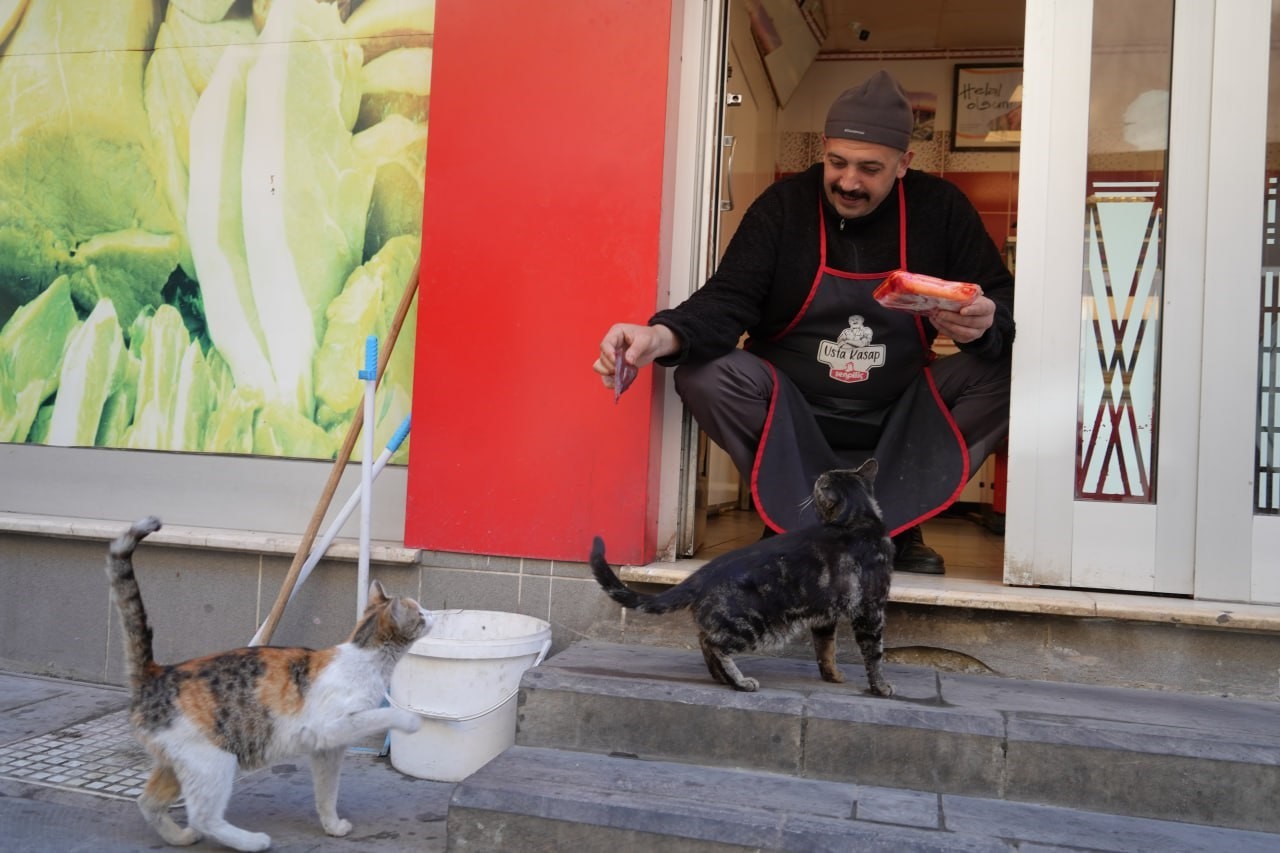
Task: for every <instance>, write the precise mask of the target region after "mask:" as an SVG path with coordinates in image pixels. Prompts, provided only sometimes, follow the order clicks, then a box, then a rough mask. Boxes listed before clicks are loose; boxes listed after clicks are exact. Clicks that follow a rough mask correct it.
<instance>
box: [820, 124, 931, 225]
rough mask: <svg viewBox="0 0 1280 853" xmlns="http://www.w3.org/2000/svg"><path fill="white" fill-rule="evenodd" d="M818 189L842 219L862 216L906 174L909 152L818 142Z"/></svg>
mask: <svg viewBox="0 0 1280 853" xmlns="http://www.w3.org/2000/svg"><path fill="white" fill-rule="evenodd" d="M822 150H823V158H822V186H823V191H824V192H825V193H826V194H827V200H828V201H830V202H831V206H832V207H834V208H835V209H836V212H837V213H839V214H840V215H841V216H842V217H843V218H845V219H856V218H858V217H860V216H866V215H867V214H868V213H870V212H871V211H873V210H875V209H876V208H877V207H879V206H880V202H882V201H884V200H885V198H886V197H887V196H888V195H889V191H890V190H891V189H893V182H894V181H895V180H896V179H898V178H901V177H902V176H903V175H905V174H906V173H907V166H908V165H910V163H911V154H912V152H910V151H899V150H898V149H896V148H890V147H889V146H888V145H878V144H876V143H874V142H857V141H855V140H852V139H829V138H827V137H823V139H822Z"/></svg>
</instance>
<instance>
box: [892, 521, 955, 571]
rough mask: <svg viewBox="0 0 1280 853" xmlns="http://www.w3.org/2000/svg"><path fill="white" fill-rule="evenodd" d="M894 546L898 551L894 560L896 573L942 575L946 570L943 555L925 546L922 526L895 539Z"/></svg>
mask: <svg viewBox="0 0 1280 853" xmlns="http://www.w3.org/2000/svg"><path fill="white" fill-rule="evenodd" d="M893 546H894V548H896V549H897V554H896V555H895V556H894V559H893V570H894V571H895V572H916V573H918V574H922V575H940V574H942V573H943V572H944V571H945V569H946V566H944V565H943V563H942V555H941V554H939V553H938V552H937V551H935V550H933V549H932V548H930V547H929V546H928V545H926V544H924V534H923V533H921V532H920V525H916V526H915V527H911V528H908V529H907V530H904V531H903V532H901V533H899V534H898V535H897V536H895V537H893Z"/></svg>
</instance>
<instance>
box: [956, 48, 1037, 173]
mask: <svg viewBox="0 0 1280 853" xmlns="http://www.w3.org/2000/svg"><path fill="white" fill-rule="evenodd" d="M1021 141H1022V66H1021V65H1020V64H1017V63H987V64H977V65H956V66H955V78H954V84H953V85H952V88H951V150H952V151H1017V150H1018V145H1019V144H1020V143H1021Z"/></svg>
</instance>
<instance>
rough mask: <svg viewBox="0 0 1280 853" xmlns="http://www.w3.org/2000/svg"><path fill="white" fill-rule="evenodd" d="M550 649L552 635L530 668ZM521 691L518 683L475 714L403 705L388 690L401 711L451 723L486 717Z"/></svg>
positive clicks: (388, 700) (392, 702)
mask: <svg viewBox="0 0 1280 853" xmlns="http://www.w3.org/2000/svg"><path fill="white" fill-rule="evenodd" d="M549 651H551V638H550V637H548V638H547V639H546V640H544V641H543V643H542V650H541V651H540V652H538V657H537V659H536V660H534V662H533V663H531V664H529V668H530V669H532V668H533V667H535V666H537V665H538V664H540V663H542V661H543V659H545V658H546V656H547V652H549ZM519 692H520V685H519V684H517V685H516V688H515V690H512V691H511V692H510V693H508V694H507V695H506V696H503V697H502V698H501V699H499V700H498V701H497V702H495V703H494V704H493V705H491V706H489V707H488V708H485V709H484V710H483V711H480V712H479V713H475V714H453V713H450V712H448V711H430V710H427V709H425V708H413V707H407V706H405V705H401V704H400V703H399V702H397V701H396V700H394V699H392V698H391V692H390V691H387V702H389V703H390V704H391V705H392V707H395V708H399V709H400V710H401V711H408V712H409V713H411V714H420V715H421V716H423V717H427V718H428V719H432V720H445V721H446V722H450V723H464V722H466V721H467V720H476V719H479V718H480V717H486V716H488V715H489V714H492V713H493V712H494V711H496V710H498V709H499V708H501V707H502V706H503V705H505V704H507V703H508V702H509V701H511V697H512V696H515V695H516V694H517V693H519Z"/></svg>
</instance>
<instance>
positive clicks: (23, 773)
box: [0, 672, 454, 853]
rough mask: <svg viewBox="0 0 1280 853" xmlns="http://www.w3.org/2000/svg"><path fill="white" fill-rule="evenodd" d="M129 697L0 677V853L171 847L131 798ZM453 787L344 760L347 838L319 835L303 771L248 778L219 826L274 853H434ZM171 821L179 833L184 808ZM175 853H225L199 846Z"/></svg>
mask: <svg viewBox="0 0 1280 853" xmlns="http://www.w3.org/2000/svg"><path fill="white" fill-rule="evenodd" d="M128 703H129V697H128V693H127V691H125V690H124V689H122V688H119V687H110V686H102V685H96V684H86V683H83V682H77V681H67V680H62V679H56V678H44V677H40V676H31V675H24V674H19V673H11V672H0V848H2V849H4V850H13V851H22V853H27V852H28V851H50V853H54V851H56V853H73V852H74V851H94V853H117V851H120V852H121V853H123V851H134V850H162V849H177V848H170V847H168V846H167V845H166V844H165V843H164V841H163V840H162V839H161V838H160V836H158V835H157V834H156V833H155V832H154V831H153V830H152V829H151V828H150V827H149V826H147V824H146V823H145V821H144V820H143V818H142V815H141V813H139V811H138V807H137V805H136V804H135V802H134V796H135V794H136V791H137V790H138V789H139V787H140V785H141V784H142V782H143V781H145V778H146V774H147V772H148V771H149V767H150V765H149V759H148V758H147V756H146V753H145V752H143V751H142V749H141V748H140V747H138V746H137V744H136V742H135V741H134V740H133V737H132V735H131V734H129V733H128V732H127V727H126V726H125V725H124V722H123V719H122V714H121V713H120V712H122V711H123V709H125V708H126V707H127V706H128ZM453 788H454V785H453V783H447V782H431V781H427V780H423V779H416V778H414V777H411V776H406V775H404V774H402V773H400V772H399V771H398V770H396V769H395V768H394V767H392V766H391V764H390V762H389V761H388V760H387V759H386V758H380V757H378V756H377V755H374V754H371V753H361V752H357V751H352V752H349V753H348V754H347V756H346V759H345V762H344V764H343V768H342V784H341V787H340V789H339V795H338V812H339V814H341V815H342V816H343V817H345V818H347V819H348V820H350V821H351V823H352V824H353V825H354V828H353V829H352V831H351V834H350V835H348V836H347V837H346V838H331V837H329V836H327V835H325V834H324V830H323V829H321V828H320V820H319V818H317V817H316V813H315V804H314V801H313V799H312V789H311V770H310V767H309V766H308V764H307V762H306V759H305V758H304V759H301V760H298V761H296V762H293V763H281V764H277V765H275V766H273V767H268V768H264V769H262V770H258V771H255V772H253V773H250V774H247V775H246V776H244V777H243V778H242V779H240V780H239V781H238V782H237V783H236V787H235V789H234V791H233V792H232V795H231V805H230V806H229V808H228V809H227V818H228V819H229V820H230V821H231V822H232V823H235V824H237V825H238V826H241V827H244V828H245V829H248V830H251V831H254V832H265V833H267V834H268V835H270V836H271V839H272V846H271V849H272V850H276V851H302V850H306V851H326V850H343V851H348V853H350V852H351V851H361V853H364V851H383V850H385V851H391V850H395V851H403V850H414V851H427V853H435V851H443V850H444V849H445V815H446V813H447V810H448V806H449V797H450V796H451V794H452V792H453ZM174 816H175V819H176V820H177V821H178V822H179V823H180V824H183V825H185V824H186V815H185V814H184V813H183V810H182V808H181V807H178V808H177V809H176V810H175V815H174ZM182 849H184V850H193V851H194V850H225V849H227V848H225V847H223V846H222V845H220V844H217V843H215V842H209V841H202V842H200V843H199V844H196V845H193V846H191V847H186V848H182Z"/></svg>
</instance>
